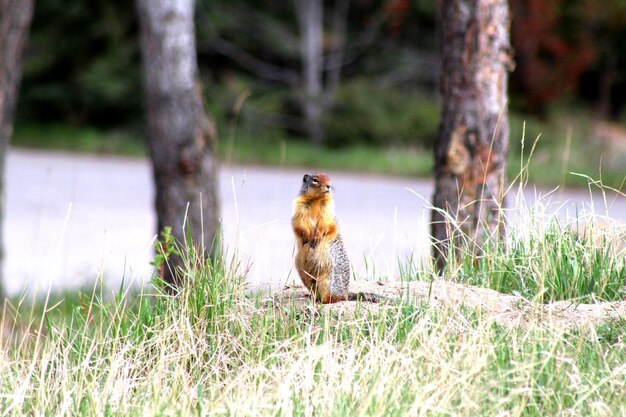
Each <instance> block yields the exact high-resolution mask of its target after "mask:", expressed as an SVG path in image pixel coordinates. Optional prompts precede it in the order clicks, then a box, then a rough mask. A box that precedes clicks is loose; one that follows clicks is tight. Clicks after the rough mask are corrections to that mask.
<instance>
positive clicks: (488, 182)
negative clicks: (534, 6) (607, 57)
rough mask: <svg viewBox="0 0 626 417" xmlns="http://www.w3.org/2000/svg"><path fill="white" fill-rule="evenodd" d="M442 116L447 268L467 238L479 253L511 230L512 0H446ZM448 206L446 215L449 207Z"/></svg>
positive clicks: (440, 167)
mask: <svg viewBox="0 0 626 417" xmlns="http://www.w3.org/2000/svg"><path fill="white" fill-rule="evenodd" d="M439 4H440V17H441V34H442V48H443V51H442V59H443V63H442V64H443V65H442V73H441V79H440V88H441V95H442V117H441V125H440V129H439V136H438V139H437V143H436V144H435V193H434V196H433V206H434V207H435V208H436V210H433V212H432V224H431V232H432V236H433V239H434V243H435V244H434V251H433V254H434V257H435V259H436V260H437V265H438V267H439V269H440V271H441V270H442V269H443V267H444V266H445V264H446V260H447V257H448V255H449V254H450V253H453V254H455V255H456V256H458V255H459V250H460V248H461V246H462V242H464V241H469V242H470V245H471V246H470V248H473V250H474V253H476V254H479V253H480V249H481V247H482V246H483V244H484V243H486V242H488V241H490V240H491V241H495V240H498V239H501V238H502V237H504V235H505V233H506V230H505V226H504V224H503V219H502V216H501V213H502V211H501V209H502V207H503V205H504V204H505V201H504V191H505V173H506V155H507V152H508V136H509V125H508V117H507V104H506V100H507V78H508V71H509V70H510V67H511V66H512V59H511V48H510V43H509V22H510V19H509V10H508V5H507V1H506V0H446V1H441V2H439ZM444 213H445V214H444Z"/></svg>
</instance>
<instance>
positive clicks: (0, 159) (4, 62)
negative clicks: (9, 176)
mask: <svg viewBox="0 0 626 417" xmlns="http://www.w3.org/2000/svg"><path fill="white" fill-rule="evenodd" d="M33 7H34V0H0V13H1V15H0V237H1V236H3V230H4V227H3V226H2V225H3V222H4V207H5V188H4V173H5V165H6V154H7V150H8V149H9V141H10V139H11V135H12V133H13V116H14V114H15V105H16V103H17V93H18V90H19V85H20V80H21V76H22V55H23V53H24V47H25V45H26V42H27V40H28V29H29V28H30V21H31V19H32V17H33ZM3 259H4V245H2V242H1V241H0V300H2V299H4V286H3V283H4V276H3V275H4V274H3V273H2V271H3V265H2V264H3Z"/></svg>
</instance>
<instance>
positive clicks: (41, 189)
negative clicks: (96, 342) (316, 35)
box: [5, 150, 626, 293]
mask: <svg viewBox="0 0 626 417" xmlns="http://www.w3.org/2000/svg"><path fill="white" fill-rule="evenodd" d="M302 174H303V171H302V170H291V169H280V168H276V169H270V168H256V167H254V168H252V167H249V168H246V167H241V166H229V167H223V168H222V169H221V172H220V192H221V196H222V218H223V223H224V235H225V243H226V245H227V248H228V251H229V253H230V254H235V252H236V256H237V259H241V260H242V263H244V264H249V266H250V271H249V274H248V280H249V282H250V283H251V284H252V285H272V286H275V287H278V286H281V285H283V284H284V283H286V282H288V281H290V280H293V279H297V276H296V274H295V273H294V271H293V270H292V267H291V265H292V253H293V237H292V235H291V230H290V225H289V221H290V216H291V201H292V199H293V198H294V197H295V195H296V193H297V191H298V189H299V186H300V181H301V176H302ZM331 176H332V178H333V183H334V185H335V187H336V191H335V199H336V202H337V215H338V217H339V221H340V225H341V227H342V234H343V235H344V240H345V243H346V246H347V250H348V253H349V255H350V256H351V260H352V262H353V264H354V267H355V271H356V273H357V274H358V275H359V276H369V277H371V276H374V275H375V276H390V277H393V276H397V275H398V260H402V259H405V258H407V257H409V256H411V255H413V256H414V258H415V259H422V258H424V257H425V256H426V255H427V253H428V233H427V221H428V217H429V213H428V210H427V208H426V207H427V205H428V201H429V200H430V197H431V194H432V183H431V182H430V181H425V180H420V179H412V178H380V177H375V176H368V175H358V174H342V173H331ZM544 194H546V192H545V191H542V192H539V191H534V190H532V189H530V188H529V189H527V190H526V192H525V195H526V200H527V201H529V202H530V201H535V200H536V198H537V197H539V196H541V195H544ZM566 196H567V198H568V199H571V201H570V202H569V203H565V204H561V203H559V201H563V200H564V198H563V195H562V194H557V193H553V194H552V195H551V196H549V199H550V201H551V203H550V204H549V205H548V206H549V211H554V210H555V209H556V208H559V207H560V213H561V215H562V216H564V215H565V213H566V212H568V213H569V214H570V215H574V214H575V213H576V209H578V210H579V211H580V210H581V209H589V208H591V207H592V206H593V209H594V211H595V212H597V213H599V214H600V215H609V216H611V218H612V219H614V220H616V221H619V222H622V223H626V198H625V197H623V196H618V197H615V196H609V197H608V199H607V204H605V203H604V200H603V199H602V196H601V195H599V194H598V195H594V198H593V199H590V197H589V193H588V192H585V191H577V192H567V193H566ZM152 200H153V190H152V183H151V173H150V167H149V164H148V162H147V161H146V160H142V159H123V158H112V157H96V156H82V155H81V156H78V155H74V154H71V155H70V154H64V153H40V152H31V151H23V150H12V151H10V152H9V155H8V161H7V201H6V210H7V212H6V219H5V222H6V223H5V247H6V262H5V276H6V283H5V284H6V286H7V289H8V290H9V291H10V292H11V293H16V292H19V291H20V289H21V288H22V287H23V286H24V284H27V285H28V286H29V288H44V289H46V288H47V287H48V286H50V285H51V286H52V287H53V288H54V289H60V288H67V287H70V288H71V287H77V286H81V285H82V286H84V285H92V284H93V283H94V282H95V280H96V278H97V277H100V276H103V277H104V279H105V280H106V282H107V283H108V284H110V285H112V286H116V285H117V284H118V283H119V282H120V280H121V279H122V278H124V279H125V280H126V282H131V281H132V282H141V281H144V280H146V279H147V278H148V277H149V275H150V272H151V267H150V265H149V261H150V258H151V252H152V250H151V247H152V242H153V240H154V237H155V231H154V225H155V216H154V214H153V213H152ZM543 201H546V200H543ZM541 206H542V207H543V206H544V204H542V205H541ZM605 208H607V210H605ZM516 217H518V218H521V217H520V216H516ZM522 217H523V216H522Z"/></svg>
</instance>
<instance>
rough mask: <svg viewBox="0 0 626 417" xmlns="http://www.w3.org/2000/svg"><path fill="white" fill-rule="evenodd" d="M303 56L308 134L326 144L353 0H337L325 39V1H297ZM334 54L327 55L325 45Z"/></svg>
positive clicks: (304, 100) (303, 104)
mask: <svg viewBox="0 0 626 417" xmlns="http://www.w3.org/2000/svg"><path fill="white" fill-rule="evenodd" d="M295 4H296V13H297V15H298V26H299V29H300V55H301V57H302V78H303V84H304V85H303V90H304V94H303V98H302V110H303V113H304V120H305V131H306V134H307V136H308V138H309V140H310V141H311V142H312V143H313V144H314V145H316V146H321V145H322V144H323V143H324V120H325V118H326V117H327V116H328V113H329V112H330V111H331V109H332V107H333V105H334V102H335V95H336V91H337V88H338V86H339V80H340V78H341V77H340V76H341V67H342V65H343V58H344V49H345V37H346V30H347V29H346V28H347V19H348V7H349V5H350V1H349V0H337V1H335V7H334V10H333V13H332V16H331V22H330V31H331V33H329V36H328V38H327V39H325V37H324V2H323V0H296V2H295ZM325 43H327V47H328V48H327V49H328V50H329V52H330V54H329V55H328V57H325V56H324V49H325V48H324V44H325Z"/></svg>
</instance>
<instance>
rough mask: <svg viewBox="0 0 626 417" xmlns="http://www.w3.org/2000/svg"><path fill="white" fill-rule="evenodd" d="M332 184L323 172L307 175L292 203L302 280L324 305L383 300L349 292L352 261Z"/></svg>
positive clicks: (297, 254) (292, 219) (297, 265)
mask: <svg viewBox="0 0 626 417" xmlns="http://www.w3.org/2000/svg"><path fill="white" fill-rule="evenodd" d="M331 190H332V183H331V181H330V178H328V175H326V174H324V173H317V174H312V175H311V174H306V175H305V176H304V178H303V179H302V187H301V188H300V194H299V195H298V197H296V199H295V200H294V202H293V217H292V218H291V226H292V227H293V232H294V233H295V235H296V257H295V265H296V269H297V270H298V274H299V275H300V279H302V283H303V284H304V285H305V286H306V287H307V288H308V289H309V291H310V292H311V295H312V296H313V298H315V299H316V300H317V301H320V302H322V303H323V304H327V303H336V302H338V301H346V300H357V299H360V300H365V301H374V302H376V301H380V299H381V297H379V296H377V295H375V294H368V293H358V294H354V293H349V292H348V287H349V284H350V261H349V260H348V255H347V253H346V250H345V248H344V246H343V240H342V239H341V235H340V234H339V227H338V225H337V219H336V218H335V202H334V200H333V197H332V193H331Z"/></svg>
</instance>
